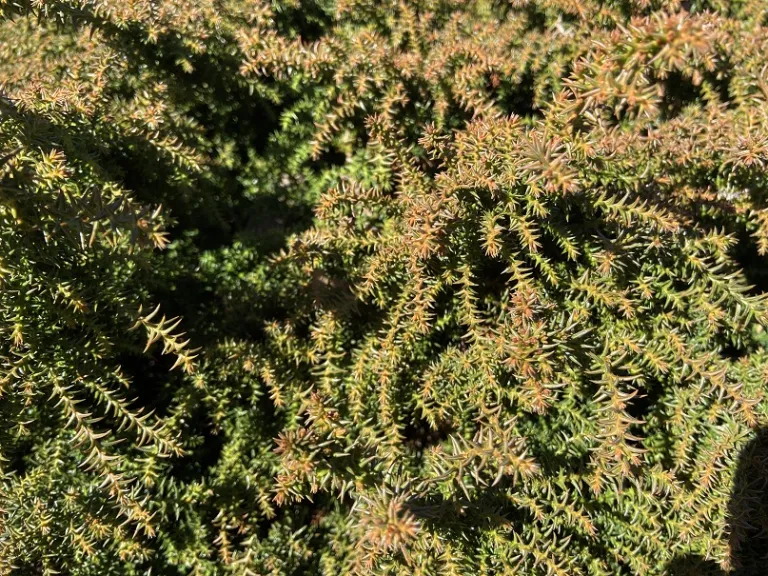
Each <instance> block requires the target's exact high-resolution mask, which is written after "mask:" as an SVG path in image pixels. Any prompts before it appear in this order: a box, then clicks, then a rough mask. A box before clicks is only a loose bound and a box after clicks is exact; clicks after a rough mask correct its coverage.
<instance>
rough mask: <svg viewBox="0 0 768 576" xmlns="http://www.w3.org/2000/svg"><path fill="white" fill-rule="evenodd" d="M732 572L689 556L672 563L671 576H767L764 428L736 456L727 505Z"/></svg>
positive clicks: (767, 441)
mask: <svg viewBox="0 0 768 576" xmlns="http://www.w3.org/2000/svg"><path fill="white" fill-rule="evenodd" d="M728 524H729V529H730V533H731V541H730V547H731V558H730V563H731V566H732V570H731V571H730V572H725V571H723V570H722V569H720V567H719V566H718V565H717V564H716V563H715V562H712V561H709V560H704V559H702V558H700V557H697V556H693V555H689V556H684V557H681V558H677V559H675V560H674V561H673V562H672V563H671V564H670V565H669V566H668V567H667V574H669V575H670V576H707V575H713V576H714V575H717V576H725V575H726V574H728V575H732V576H762V575H765V574H768V429H766V428H763V429H761V430H759V431H758V432H757V434H756V435H755V437H754V438H753V439H752V440H751V441H750V442H749V444H747V446H746V447H745V448H744V450H743V451H742V452H741V454H740V455H739V463H738V468H737V469H736V475H735V477H734V481H733V488H732V491H731V500H730V502H729V504H728Z"/></svg>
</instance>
